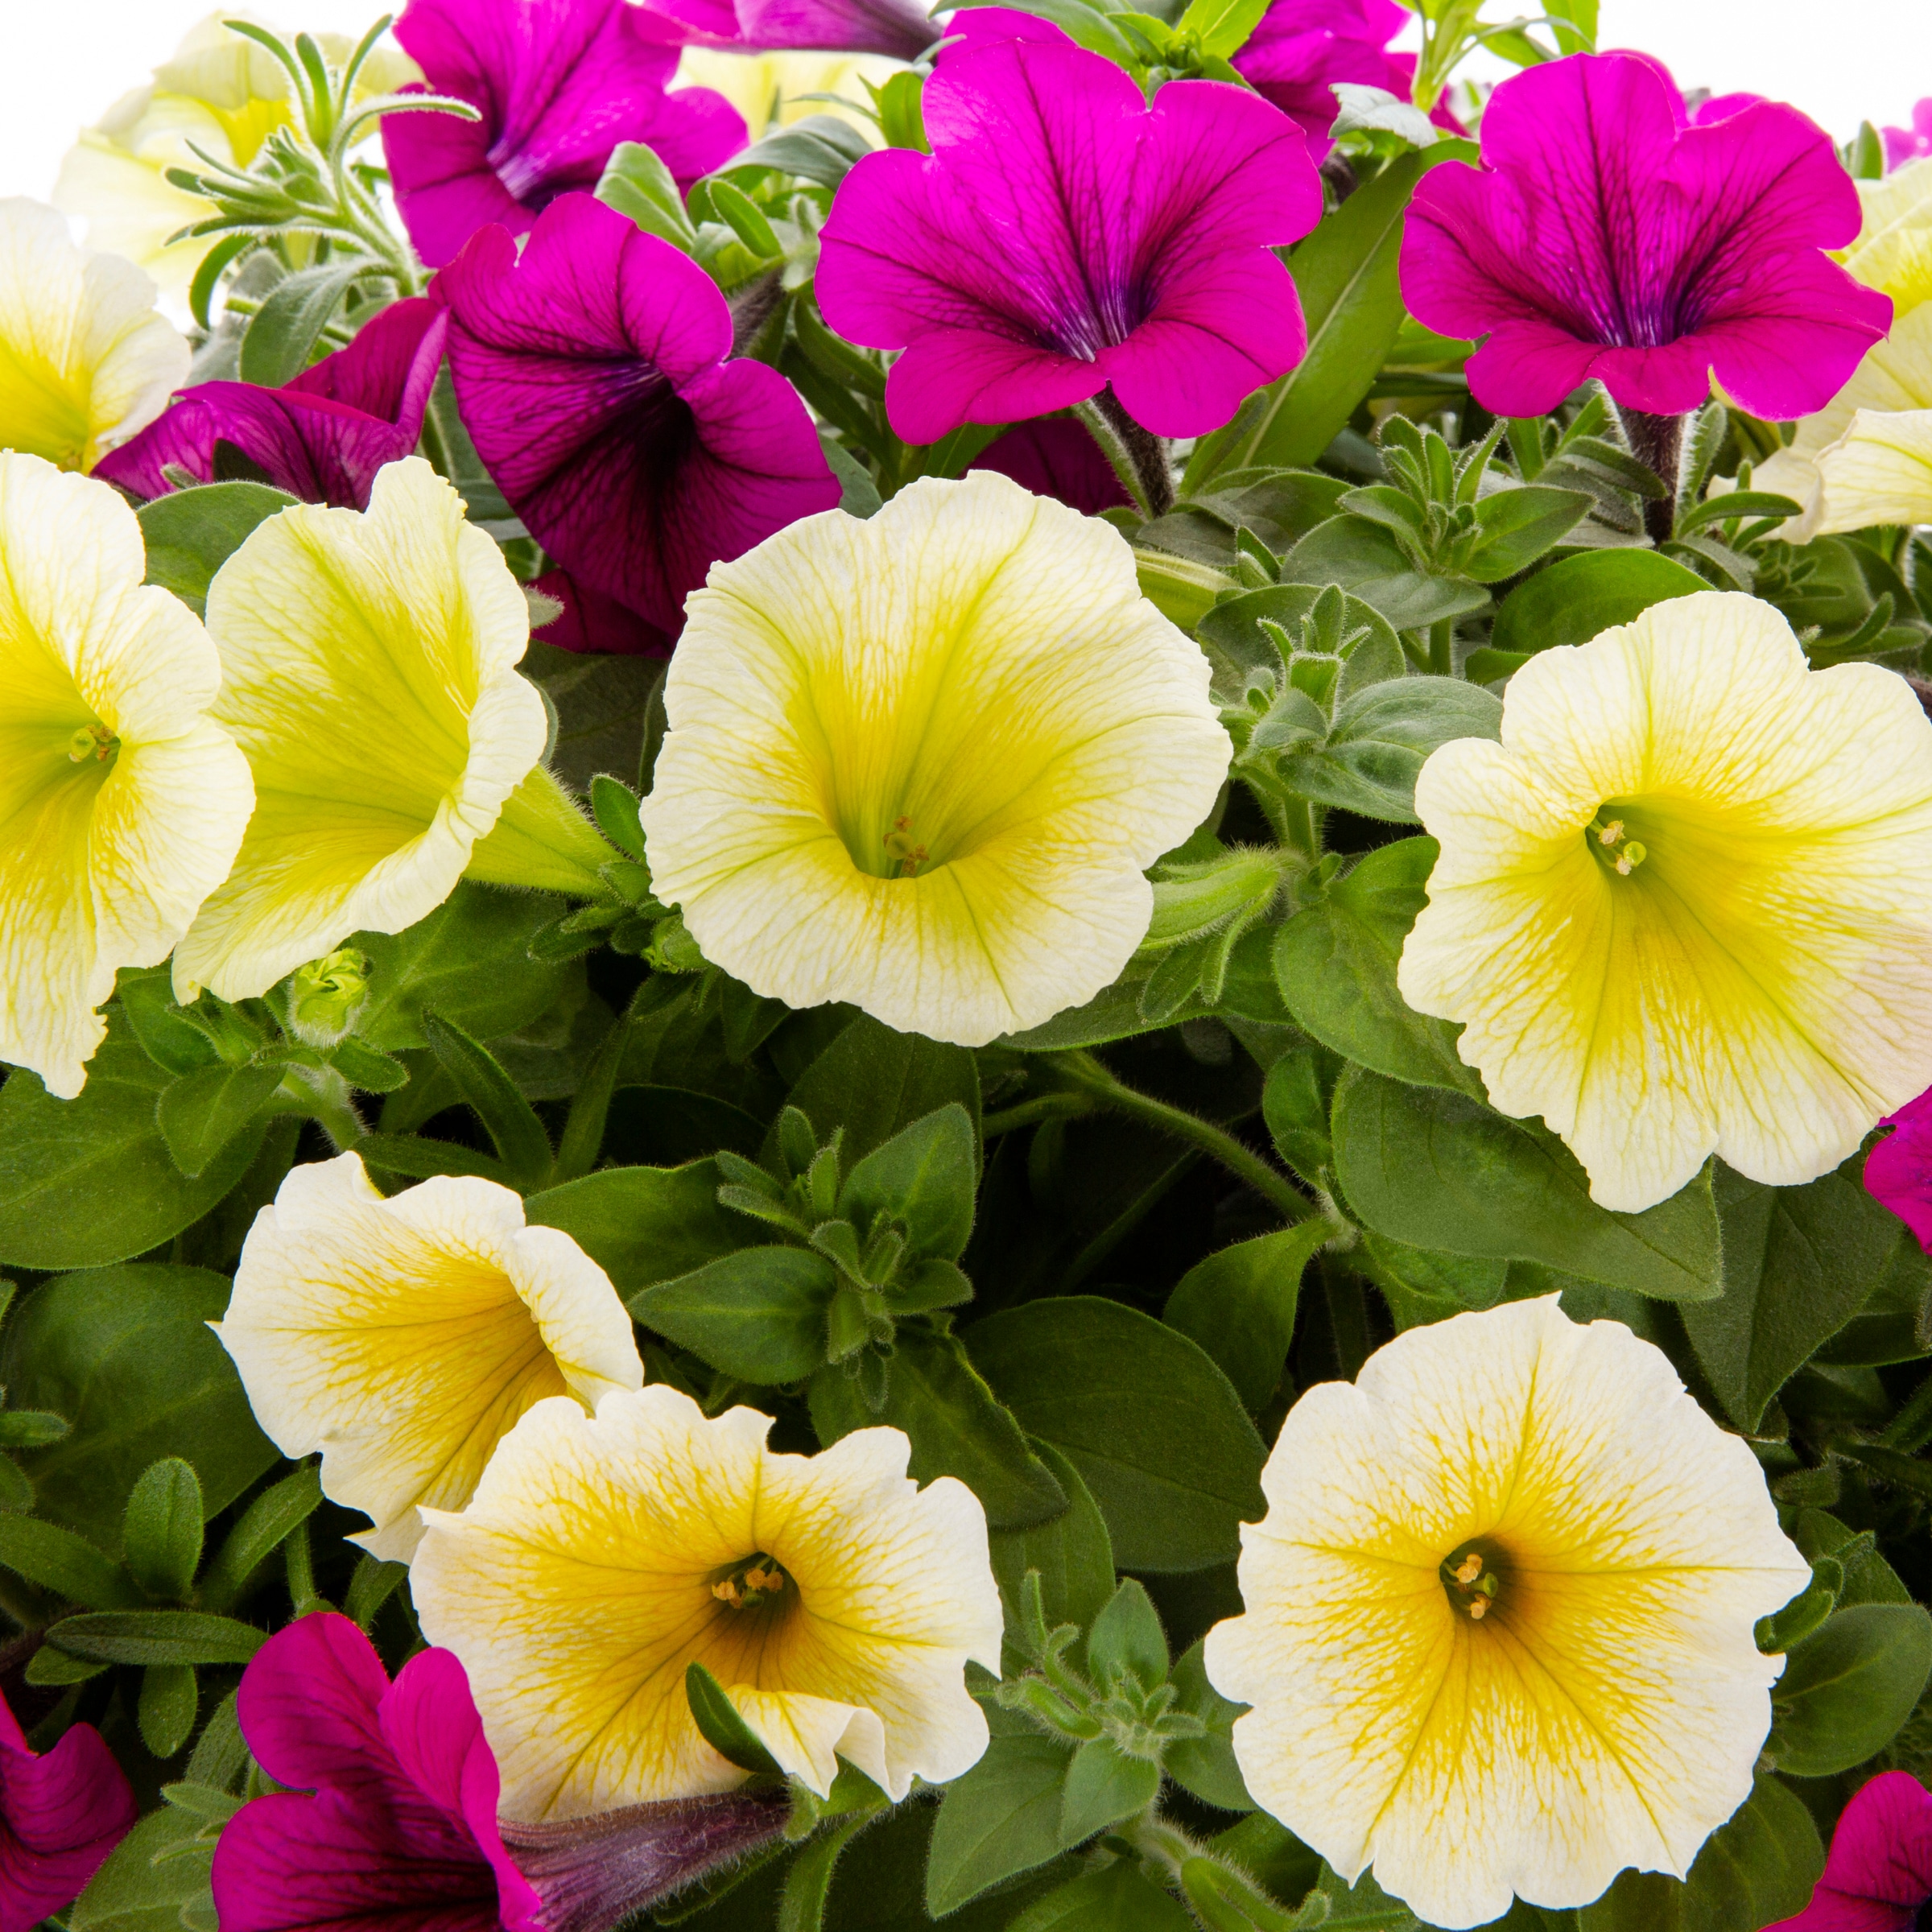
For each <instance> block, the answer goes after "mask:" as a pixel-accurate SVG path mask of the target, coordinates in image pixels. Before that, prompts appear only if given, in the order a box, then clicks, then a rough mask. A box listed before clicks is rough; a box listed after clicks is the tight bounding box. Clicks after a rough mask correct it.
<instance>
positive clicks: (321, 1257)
mask: <svg viewBox="0 0 1932 1932" xmlns="http://www.w3.org/2000/svg"><path fill="white" fill-rule="evenodd" d="M214 1329H215V1332H216V1333H217V1335H220V1336H221V1344H222V1346H223V1347H224V1348H226V1349H227V1351H228V1352H229V1354H230V1355H231V1356H233V1358H234V1362H235V1366H236V1368H237V1369H238V1370H239V1371H240V1372H241V1376H242V1386H243V1387H244V1388H245V1389H247V1391H248V1399H249V1403H250V1406H251V1407H252V1408H253V1409H254V1412H255V1419H256V1421H258V1422H259V1423H260V1424H261V1425H262V1430H264V1432H265V1433H266V1435H268V1436H269V1438H270V1439H271V1440H272V1441H273V1442H274V1443H275V1446H276V1447H278V1448H279V1449H280V1450H281V1451H282V1453H283V1455H291V1456H302V1455H313V1454H314V1453H315V1451H317V1450H320V1451H321V1452H322V1488H323V1492H324V1495H326V1496H329V1497H331V1498H332V1500H333V1501H336V1502H338V1503H341V1504H343V1505H345V1506H346V1507H348V1508H349V1509H360V1510H361V1511H362V1512H363V1513H365V1515H367V1516H369V1517H371V1518H372V1519H373V1520H374V1525H375V1527H374V1529H373V1530H366V1531H365V1532H364V1533H363V1534H361V1535H360V1536H357V1537H356V1538H353V1539H352V1540H353V1541H354V1542H358V1543H360V1544H361V1545H362V1546H363V1547H364V1548H365V1549H366V1550H369V1552H370V1553H371V1554H373V1555H375V1556H379V1557H382V1558H387V1559H389V1560H390V1561H392V1562H398V1563H407V1561H408V1560H409V1558H410V1556H411V1554H412V1553H413V1552H414V1550H415V1547H416V1544H417V1542H418V1539H419V1538H420V1537H421V1535H422V1534H423V1525H422V1521H421V1518H420V1517H419V1515H418V1513H417V1508H418V1505H421V1504H431V1505H440V1506H442V1507H444V1508H446V1509H460V1508H461V1507H462V1505H464V1503H466V1502H468V1501H469V1498H470V1496H472V1494H473V1493H474V1492H475V1489H476V1487H477V1482H478V1481H479V1480H481V1476H482V1474H483V1472H484V1469H485V1467H486V1466H487V1464H488V1463H489V1459H490V1455H491V1454H492V1452H493V1451H494V1450H495V1448H496V1447H497V1443H500V1442H501V1441H502V1439H503V1438H504V1437H505V1436H506V1435H507V1434H508V1433H509V1432H510V1429H511V1428H512V1427H513V1426H514V1424H515V1423H516V1422H517V1419H518V1418H519V1417H520V1416H522V1414H525V1413H526V1411H527V1410H530V1409H531V1408H533V1407H534V1406H535V1405H536V1404H538V1403H539V1402H543V1401H545V1400H547V1398H549V1397H559V1398H560V1399H561V1400H562V1402H563V1403H564V1406H566V1407H571V1408H575V1409H576V1410H577V1412H578V1414H583V1413H584V1411H585V1410H589V1409H592V1408H594V1407H595V1406H596V1405H597V1401H598V1400H599V1398H600V1397H603V1396H605V1395H607V1394H609V1393H610V1392H611V1391H612V1390H613V1389H638V1388H641V1387H642V1385H643V1381H644V1371H643V1368H642V1364H640V1363H639V1361H638V1349H637V1343H636V1340H635V1339H634V1335H633V1334H632V1331H631V1323H630V1315H628V1314H626V1313H625V1308H624V1304H623V1303H622V1302H621V1301H619V1300H618V1299H617V1290H615V1289H614V1288H613V1287H612V1286H611V1285H610V1281H609V1277H608V1276H607V1275H606V1274H605V1273H604V1270H603V1269H601V1268H600V1267H599V1266H598V1265H597V1263H596V1262H595V1261H592V1260H591V1258H590V1257H589V1256H588V1255H587V1254H585V1253H584V1251H583V1249H580V1247H578V1245H576V1242H575V1241H572V1239H571V1238H570V1236H568V1235H567V1234H564V1233H563V1232H560V1231H559V1229H557V1228H529V1227H526V1226H525V1225H524V1222H523V1203H522V1198H521V1197H520V1196H519V1195H517V1194H515V1193H514V1192H513V1191H511V1190H510V1188H508V1187H498V1186H497V1184H496V1183H495V1182H493V1181H485V1180H478V1179H470V1178H469V1177H463V1178H440V1179H435V1180H427V1181H424V1182H423V1183H420V1184H419V1186H416V1187H411V1188H408V1189H407V1190H405V1191H404V1192H403V1193H401V1194H398V1195H394V1197H393V1198H391V1199H388V1200H385V1199H383V1198H382V1195H380V1194H378V1192H377V1191H376V1190H375V1188H374V1187H373V1186H371V1185H370V1183H369V1176H368V1175H367V1174H365V1172H364V1171H363V1167H362V1162H361V1159H360V1158H358V1157H357V1155H355V1154H339V1155H338V1156H337V1157H336V1158H335V1159H334V1160H332V1161H320V1162H312V1163H310V1164H309V1165H307V1166H299V1167H296V1168H295V1169H293V1170H291V1172H290V1174H289V1176H288V1178H287V1180H285V1181H284V1182H283V1183H282V1186H281V1189H280V1191H279V1192H278V1193H277V1195H276V1196H275V1202H274V1204H273V1205H272V1206H270V1207H267V1208H263V1209H262V1211H261V1212H260V1213H259V1214H258V1215H257V1216H255V1224H254V1227H253V1228H250V1230H249V1236H248V1239H247V1241H246V1243H244V1245H243V1246H242V1263H241V1265H240V1267H239V1268H237V1270H236V1271H235V1287H234V1294H233V1297H232V1298H231V1299H230V1300H229V1305H228V1312H227V1314H226V1315H225V1316H224V1317H223V1319H221V1321H220V1322H218V1323H215V1324H214Z"/></svg>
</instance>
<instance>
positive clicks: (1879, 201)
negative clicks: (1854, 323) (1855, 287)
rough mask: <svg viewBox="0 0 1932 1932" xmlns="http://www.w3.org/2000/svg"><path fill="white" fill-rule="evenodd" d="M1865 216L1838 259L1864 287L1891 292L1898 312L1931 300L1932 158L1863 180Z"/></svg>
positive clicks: (1860, 189) (1861, 195)
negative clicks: (1876, 179) (1884, 174)
mask: <svg viewBox="0 0 1932 1932" xmlns="http://www.w3.org/2000/svg"><path fill="white" fill-rule="evenodd" d="M1858 198H1859V200H1860V203H1861V204H1862V206H1863V212H1864V221H1863V223H1862V224H1861V225H1860V229H1859V231H1858V239H1857V240H1856V242H1853V243H1852V246H1851V247H1850V248H1848V249H1847V250H1846V251H1845V252H1844V254H1842V255H1841V256H1839V260H1840V261H1841V262H1843V264H1844V266H1845V268H1846V270H1847V273H1849V274H1850V275H1854V276H1856V278H1857V279H1858V280H1860V282H1862V283H1864V285H1865V286H1866V287H1868V288H1876V289H1878V290H1880V291H1881V292H1882V293H1884V294H1885V295H1889V296H1890V297H1891V298H1892V301H1893V307H1894V308H1895V309H1896V310H1897V313H1898V314H1899V315H1900V316H1905V315H1909V313H1910V312H1912V311H1913V309H1915V308H1918V306H1919V304H1920V303H1922V302H1932V159H1927V160H1923V161H1914V162H1912V163H1909V165H1908V166H1906V167H1901V168H1896V169H1894V170H1893V172H1892V173H1890V174H1889V175H1886V176H1885V178H1884V180H1879V181H1861V182H1860V183H1859V184H1858Z"/></svg>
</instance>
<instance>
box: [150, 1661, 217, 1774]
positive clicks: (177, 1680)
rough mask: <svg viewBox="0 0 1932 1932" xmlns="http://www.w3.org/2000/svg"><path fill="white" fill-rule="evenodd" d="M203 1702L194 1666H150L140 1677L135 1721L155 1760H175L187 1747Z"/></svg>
mask: <svg viewBox="0 0 1932 1932" xmlns="http://www.w3.org/2000/svg"><path fill="white" fill-rule="evenodd" d="M200 1699H201V1689H200V1685H199V1684H198V1683H197V1682H196V1680H195V1667H194V1666H193V1665H192V1664H150V1665H149V1666H148V1667H147V1669H146V1670H143V1671H142V1673H141V1695H140V1699H139V1701H138V1703H137V1705H136V1707H135V1719H136V1722H137V1723H138V1725H139V1727H140V1731H141V1741H142V1744H146V1745H147V1748H148V1751H149V1752H150V1753H151V1755H152V1756H154V1757H159V1758H170V1757H173V1756H174V1755H175V1752H177V1751H179V1750H180V1749H181V1748H182V1747H183V1746H184V1744H187V1742H188V1738H189V1737H190V1736H191V1735H192V1733H193V1731H194V1728H195V1712H196V1708H197V1707H199V1705H200Z"/></svg>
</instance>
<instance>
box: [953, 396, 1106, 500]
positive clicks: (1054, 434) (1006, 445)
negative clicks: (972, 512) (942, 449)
mask: <svg viewBox="0 0 1932 1932" xmlns="http://www.w3.org/2000/svg"><path fill="white" fill-rule="evenodd" d="M967 468H968V469H993V470H997V471H998V472H999V473H1000V474H1001V476H1003V477H1012V478H1013V481H1014V482H1016V483H1017V484H1018V485H1020V487H1021V488H1022V489H1030V490H1031V491H1032V492H1033V493H1034V495H1035V496H1036V497H1057V498H1058V499H1059V501H1060V502H1063V503H1064V504H1067V506H1069V507H1070V508H1071V509H1074V510H1079V511H1080V512H1081V513H1082V514H1084V515H1086V516H1089V517H1097V516H1098V515H1099V514H1100V512H1101V511H1102V510H1128V509H1131V508H1132V507H1133V498H1132V497H1129V495H1128V493H1127V490H1126V486H1125V485H1124V484H1123V483H1122V482H1121V480H1120V478H1119V477H1117V476H1116V475H1115V474H1114V473H1113V464H1111V463H1109V462H1108V460H1107V459H1106V457H1105V456H1103V455H1102V454H1101V453H1100V445H1099V444H1097V443H1096V442H1095V441H1094V440H1093V438H1092V436H1089V435H1088V433H1087V431H1086V430H1085V428H1084V427H1082V425H1081V424H1080V423H1076V422H1075V420H1074V419H1072V418H1071V416H1049V417H1047V419H1045V420H1044V421H1041V422H1034V423H1016V424H1015V425H1014V426H1013V428H1011V429H1009V430H1008V431H1006V433H1005V435H1004V436H996V437H995V438H994V439H993V441H992V442H990V443H989V444H987V445H986V447H985V448H984V449H983V450H981V451H980V453H979V454H978V455H977V456H975V457H974V458H973V460H972V462H971V463H969V464H968V465H967Z"/></svg>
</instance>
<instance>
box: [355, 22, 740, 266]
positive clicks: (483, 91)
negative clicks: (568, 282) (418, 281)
mask: <svg viewBox="0 0 1932 1932" xmlns="http://www.w3.org/2000/svg"><path fill="white" fill-rule="evenodd" d="M395 31H396V38H397V39H398V40H400V41H401V42H402V43H403V46H404V47H406V48H407V50H408V52H410V53H411V54H412V55H413V56H415V60H416V61H417V63H418V64H419V65H420V67H421V68H422V69H423V73H424V75H425V76H427V81H428V85H429V88H430V89H431V91H433V92H435V93H444V94H453V95H456V96H457V97H460V99H462V100H464V101H469V103H470V104H471V105H473V106H474V107H476V108H477V109H479V110H480V111H481V114H482V119H481V120H480V121H460V120H458V119H457V118H456V116H455V115H453V114H390V115H389V116H387V117H386V118H385V119H384V121H383V122H382V148H383V152H384V153H385V155H386V156H387V157H388V160H389V171H390V177H391V179H392V180H393V181H394V184H395V192H396V205H397V207H398V208H399V209H400V210H401V211H402V215H403V223H404V225H406V226H407V228H408V229H409V238H410V239H411V241H412V242H415V245H416V252H417V254H419V255H420V256H421V257H422V258H423V260H424V261H425V262H427V263H428V264H429V265H430V266H431V267H432V268H440V267H441V266H443V264H444V262H448V261H449V260H451V259H452V258H453V257H454V256H455V254H456V251H457V250H459V249H460V248H461V247H462V246H463V244H464V242H467V241H468V240H469V237H471V236H472V235H473V234H474V233H476V232H477V229H480V228H481V227H482V226H483V225H485V223H486V222H491V221H497V222H501V223H502V225H504V226H505V227H506V228H507V229H509V230H510V233H512V234H518V235H520V234H522V233H524V232H525V231H526V229H528V228H529V227H530V223H531V221H533V220H534V219H535V217H536V216H537V215H539V213H542V211H543V209H544V208H547V206H548V205H549V204H550V203H551V201H552V200H555V198H556V196H559V195H560V194H562V193H564V192H565V191H566V190H568V189H570V188H594V187H596V186H597V180H598V177H599V176H600V175H601V174H602V173H603V171H604V167H605V163H607V162H608V161H609V159H610V155H611V151H612V149H613V148H614V147H616V146H617V143H618V142H621V141H642V142H645V143H646V144H647V145H648V146H649V147H652V148H654V149H655V150H656V151H657V153H658V156H659V158H660V159H662V160H663V163H664V164H665V166H666V167H668V168H669V169H670V170H671V173H672V174H673V175H675V176H676V177H677V178H678V180H679V181H681V182H684V183H689V182H691V181H693V180H696V178H697V177H698V176H699V175H703V174H708V173H709V172H710V171H712V169H713V168H715V167H717V166H719V165H720V163H722V162H724V161H725V160H728V159H729V158H730V157H731V156H732V155H734V154H736V153H737V151H738V150H739V149H740V148H741V147H744V145H745V123H744V122H743V120H742V119H741V118H740V116H739V114H738V112H737V109H735V108H734V107H733V106H732V105H731V104H730V103H729V101H726V100H725V97H724V96H723V95H721V94H716V93H712V91H711V90H710V89H708V88H702V87H687V88H679V89H678V90H677V91H676V92H675V93H668V94H667V93H666V92H665V91H664V90H665V86H666V84H667V82H668V81H670V79H671V76H672V74H673V73H674V72H675V71H676V68H677V64H678V43H679V42H680V41H681V40H683V38H684V37H685V36H684V35H683V34H682V33H680V32H679V31H677V30H675V28H674V27H671V25H670V24H669V23H667V22H666V21H664V20H663V19H660V18H658V16H657V15H654V14H648V13H646V12H645V11H644V10H643V9H642V7H637V6H630V4H628V0H409V5H408V6H407V7H405V8H404V9H403V17H402V19H399V20H398V22H397V23H396V30H395Z"/></svg>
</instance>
